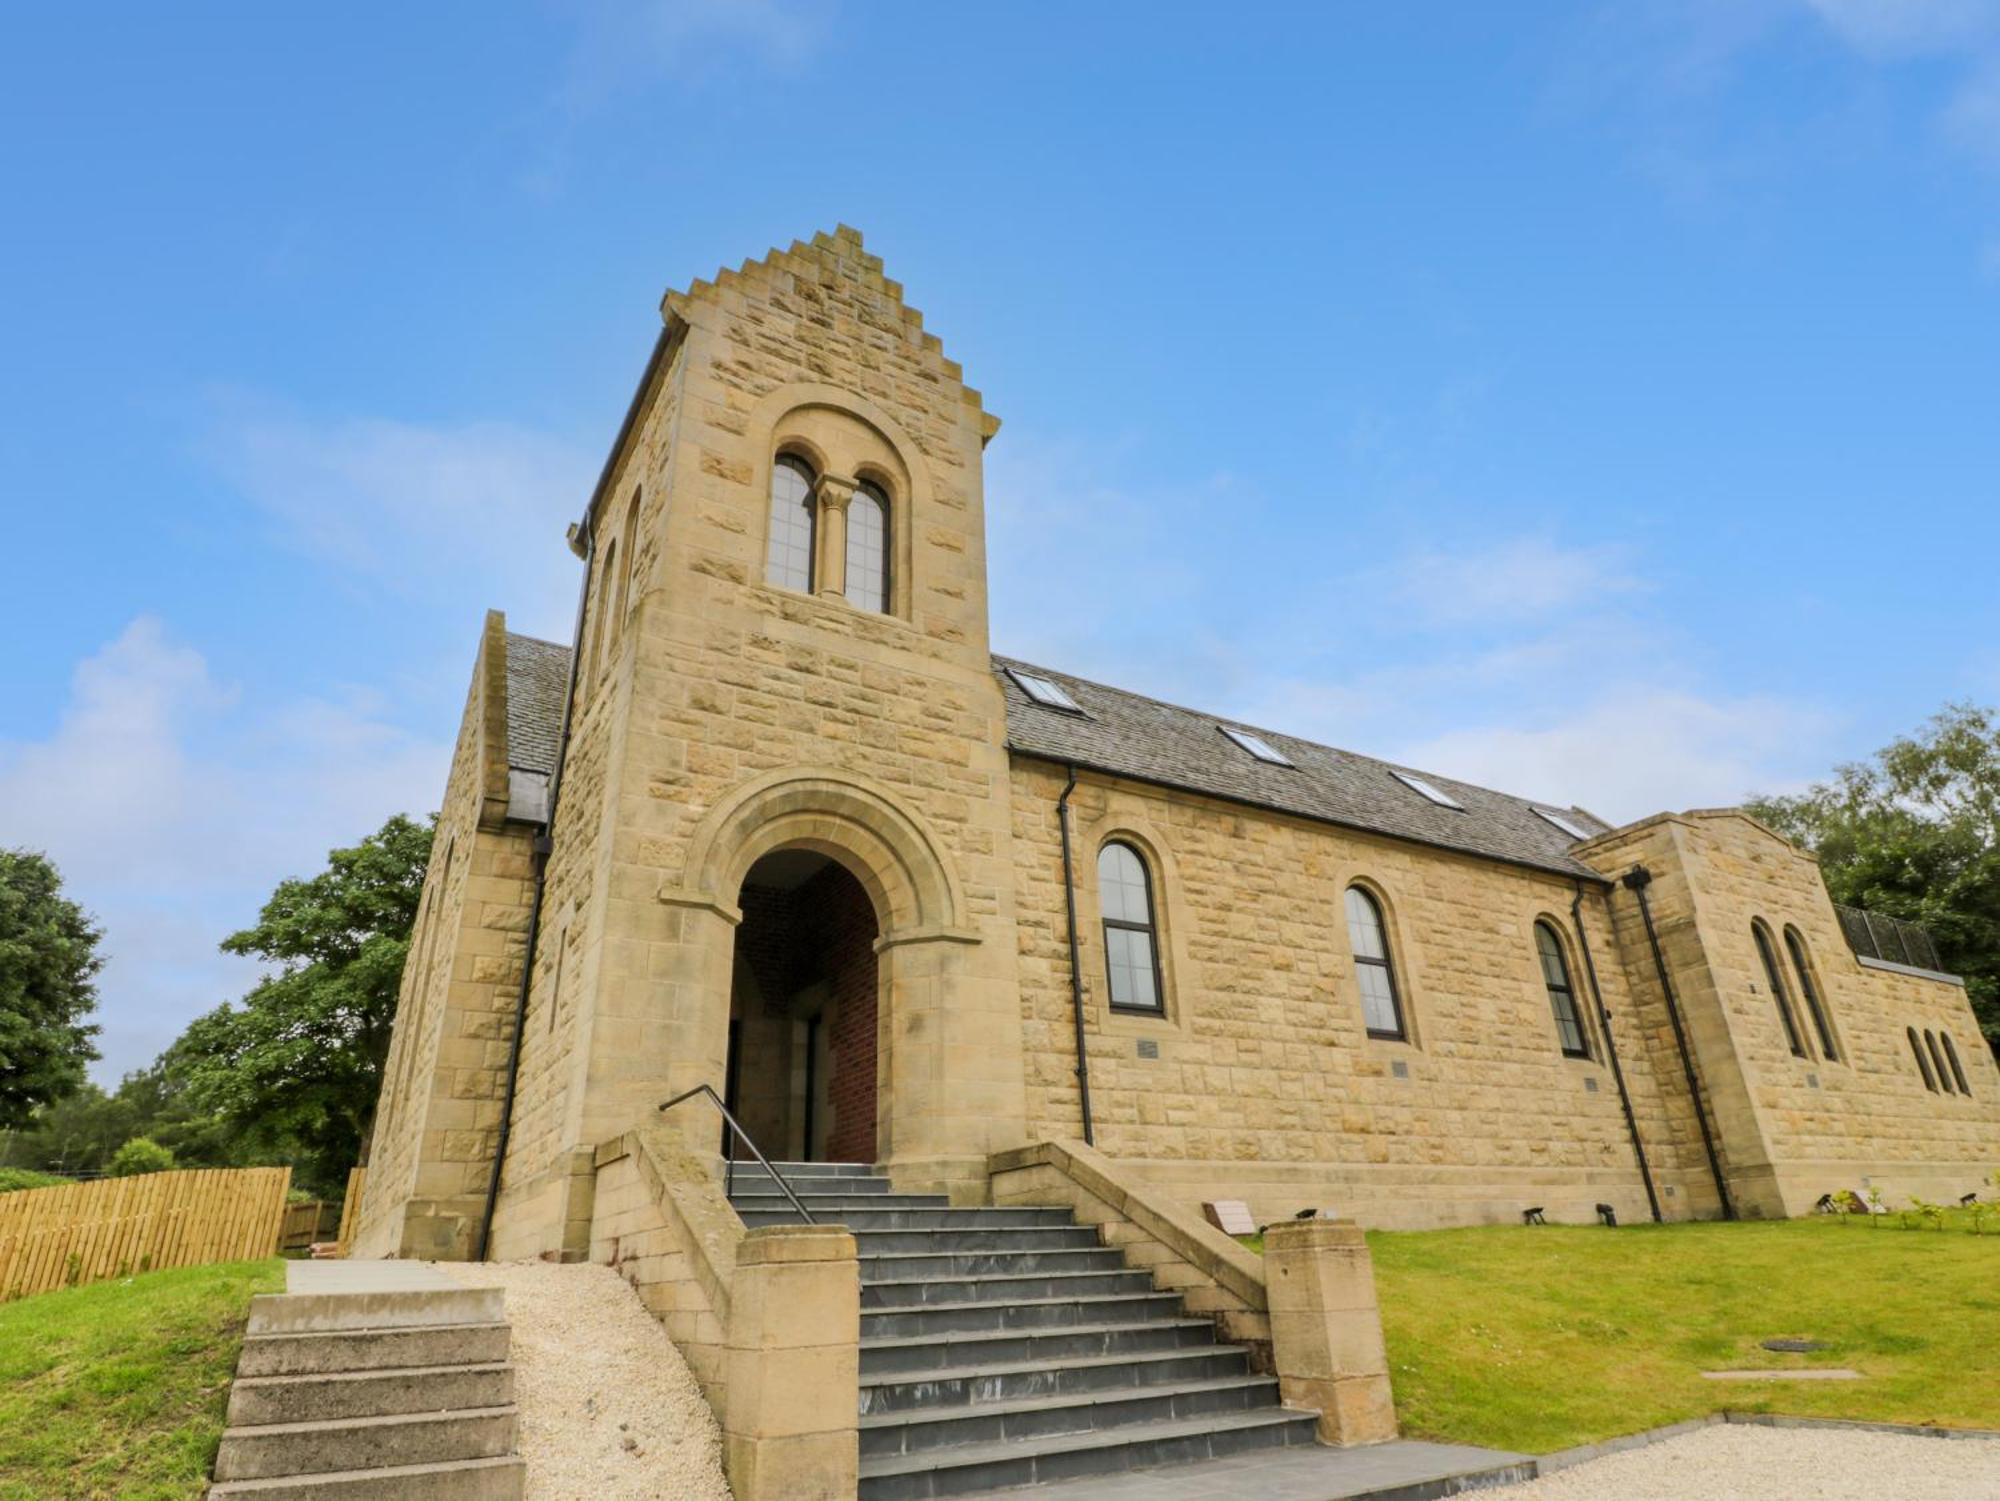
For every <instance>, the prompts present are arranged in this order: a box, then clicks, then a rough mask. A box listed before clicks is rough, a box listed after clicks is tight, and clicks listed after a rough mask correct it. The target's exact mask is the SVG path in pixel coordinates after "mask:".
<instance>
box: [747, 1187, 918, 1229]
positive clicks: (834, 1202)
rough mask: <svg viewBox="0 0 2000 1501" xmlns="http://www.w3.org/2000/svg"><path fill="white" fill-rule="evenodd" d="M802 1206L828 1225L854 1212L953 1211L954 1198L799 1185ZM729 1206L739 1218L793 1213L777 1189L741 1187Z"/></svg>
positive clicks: (788, 1201)
mask: <svg viewBox="0 0 2000 1501" xmlns="http://www.w3.org/2000/svg"><path fill="white" fill-rule="evenodd" d="M794 1188H795V1189H796V1190H797V1192H798V1196H799V1202H800V1203H801V1204H804V1205H805V1206H806V1208H807V1209H809V1210H811V1211H812V1217H813V1218H814V1219H816V1220H819V1221H821V1222H822V1223H824V1222H825V1221H826V1219H827V1217H828V1216H829V1215H832V1214H844V1213H846V1212H848V1211H849V1210H854V1209H949V1208H951V1198H950V1196H949V1195H947V1194H899V1193H891V1192H890V1191H889V1185H888V1184H887V1183H884V1184H883V1185H882V1186H881V1187H880V1188H879V1189H875V1190H873V1191H870V1192H861V1193H857V1192H855V1185H854V1184H853V1183H847V1184H842V1185H841V1187H840V1189H839V1191H838V1192H830V1193H814V1192H813V1191H812V1190H811V1189H810V1188H807V1187H806V1186H805V1185H803V1184H795V1185H794ZM729 1202H730V1204H731V1206H732V1207H734V1208H735V1210H736V1212H737V1213H738V1214H741V1213H742V1212H743V1211H744V1210H746V1209H790V1208H791V1207H792V1203H791V1200H789V1199H787V1198H786V1197H785V1196H784V1195H783V1194H781V1193H779V1192H778V1190H777V1189H776V1188H764V1189H750V1190H748V1191H745V1189H744V1187H743V1185H742V1184H740V1183H739V1184H737V1186H736V1191H735V1192H734V1193H732V1194H731V1195H730V1196H729Z"/></svg>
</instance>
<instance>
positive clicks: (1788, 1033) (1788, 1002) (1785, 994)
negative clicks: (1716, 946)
mask: <svg viewBox="0 0 2000 1501" xmlns="http://www.w3.org/2000/svg"><path fill="white" fill-rule="evenodd" d="M1750 932H1751V935H1752V936H1753V937H1754V938H1756V940H1757V953H1758V955H1759V956H1760V957H1761V958H1762V959H1763V961H1764V977H1765V978H1766V979H1767V980H1769V981H1770V982H1771V999H1772V1000H1774V1001H1776V1002H1777V1003H1778V1020H1780V1021H1782V1022H1783V1023H1784V1024H1785V1041H1786V1042H1787V1043H1789V1044H1791V1049H1792V1051H1793V1052H1794V1053H1796V1054H1797V1055H1798V1056H1799V1057H1801V1058H1805V1057H1809V1056H1810V1055H1809V1054H1808V1053H1807V1052H1806V1040H1805V1038H1803V1037H1801V1036H1800V1035H1799V1019H1798V1018H1797V1017H1796V1016H1794V1015H1792V997H1791V993H1790V992H1789V991H1787V990H1786V989H1785V977H1784V975H1783V973H1782V972H1780V970H1779V969H1778V956H1777V955H1776V954H1775V953H1773V952H1772V951H1771V935H1770V934H1769V933H1767V932H1766V931H1765V930H1764V925H1763V924H1762V923H1752V924H1751V925H1750Z"/></svg>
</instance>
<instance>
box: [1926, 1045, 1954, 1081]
mask: <svg viewBox="0 0 2000 1501" xmlns="http://www.w3.org/2000/svg"><path fill="white" fill-rule="evenodd" d="M1924 1046H1925V1047H1927V1048H1929V1049H1930V1055H1931V1063H1932V1064H1933V1066H1935V1068H1936V1069H1937V1081H1938V1087H1939V1088H1940V1089H1942V1090H1943V1091H1944V1092H1945V1093H1946V1094H1950V1093H1951V1092H1952V1089H1951V1075H1950V1074H1948V1073H1946V1072H1945V1071H1944V1054H1942V1053H1940V1052H1939V1051H1938V1045H1937V1038H1936V1037H1934V1036H1932V1035H1931V1034H1930V1033H1929V1032H1925V1033H1924Z"/></svg>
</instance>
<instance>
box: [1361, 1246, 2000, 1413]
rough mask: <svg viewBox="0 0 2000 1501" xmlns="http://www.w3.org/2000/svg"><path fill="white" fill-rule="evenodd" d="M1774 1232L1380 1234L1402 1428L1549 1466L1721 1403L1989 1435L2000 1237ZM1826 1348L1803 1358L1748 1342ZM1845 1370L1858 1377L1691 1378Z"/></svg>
mask: <svg viewBox="0 0 2000 1501" xmlns="http://www.w3.org/2000/svg"><path fill="white" fill-rule="evenodd" d="M1966 1225H1967V1222H1966V1221H1965V1220H1964V1219H1963V1218H1962V1217H1961V1216H1959V1215H1957V1214H1955V1213H1954V1214H1953V1215H1952V1216H1951V1228H1949V1229H1948V1230H1945V1231H1936V1230H1905V1229H1901V1228H1899V1227H1898V1225H1897V1224H1896V1223H1895V1222H1894V1221H1893V1220H1892V1221H1891V1222H1890V1223H1886V1224H1878V1225H1875V1226H1873V1227H1871V1226H1870V1225H1869V1224H1868V1223H1867V1222H1866V1221H1863V1220H1856V1221H1852V1222H1848V1223H1842V1222H1840V1221H1837V1220H1833V1219H1826V1218H1812V1219H1802V1220H1792V1221H1789V1222H1776V1223H1745V1224H1734V1225H1724V1224H1685V1225H1663V1226H1662V1225H1642V1226H1634V1227H1631V1228H1627V1229H1618V1230H1606V1229H1601V1228H1597V1227H1583V1226H1570V1225H1547V1226H1535V1227H1532V1228H1530V1227H1519V1226H1486V1227H1481V1228H1477V1229H1466V1230H1429V1231H1379V1232H1374V1233H1371V1234H1370V1235H1369V1237H1368V1243H1369V1246H1370V1248H1371V1250H1372V1251H1373V1253H1374V1260H1375V1277H1376V1282H1377V1286H1378V1291H1379V1294H1380V1297H1381V1302H1382V1324H1383V1330H1384V1333H1385V1334H1386V1336H1387V1339H1388V1344H1389V1368H1390V1374H1391V1377H1392V1379H1393V1381H1394V1384H1395V1392H1396V1410H1397V1413H1398V1416H1399V1417H1400V1418H1401V1420H1402V1424H1403V1429H1404V1432H1405V1433H1406V1434H1409V1435H1411V1436H1415V1437H1426V1438H1444V1439H1457V1440H1460V1441H1463V1442H1467V1443H1477V1444H1491V1445H1495V1446H1497V1447H1500V1448H1506V1449H1516V1450H1523V1451H1526V1452H1529V1453H1546V1452H1548V1451H1549V1450H1552V1449H1560V1448H1564V1447H1567V1446H1569V1445H1572V1444H1583V1443H1591V1442H1594V1441H1596V1440H1598V1439H1603V1438H1609V1437H1611V1436H1613V1435H1615V1434H1620V1433H1631V1432H1634V1431H1636V1430H1638V1429H1642V1428H1651V1427H1655V1426H1658V1425H1660V1424H1664V1423H1673V1422H1679V1421H1681V1420H1683V1419H1686V1418H1692V1417H1699V1416H1701V1415H1703V1414H1705V1413H1710V1412H1717V1411H1721V1410H1722V1409H1724V1408H1728V1409H1731V1410H1733V1411H1738V1412H1782V1413H1793V1414H1802V1415H1811V1416H1819V1417H1841V1418H1865V1419H1873V1420H1877V1421H1888V1422H1898V1423H1938V1424H1943V1425H1946V1426H1951V1427H1972V1428H1993V1429H2000V1234H1996V1233H1994V1231H1995V1222H1994V1221H1993V1220H1991V1219H1989V1220H1988V1221H1987V1222H1986V1229H1987V1232H1988V1233H1987V1234H1985V1235H1972V1234H1970V1233H1968V1231H1967V1228H1966ZM1784 1336H1793V1337H1808V1338H1812V1339H1816V1340H1822V1341H1824V1342H1825V1343H1826V1345H1827V1347H1828V1348H1827V1349H1826V1350H1825V1351H1824V1352H1823V1353H1820V1354H1813V1355H1775V1354H1772V1353H1770V1352H1768V1351H1765V1350H1763V1349H1760V1348H1759V1341H1761V1340H1764V1339H1770V1338H1773V1337H1784ZM1799 1365H1831V1366H1848V1367H1851V1368H1853V1369H1855V1370H1858V1371H1861V1372H1862V1373H1863V1374H1864V1375H1865V1376H1866V1377H1867V1379H1866V1380H1864V1381H1839V1382H1836V1381H1829V1382H1811V1381H1808V1382H1773V1383H1770V1384H1768V1385H1767V1384H1763V1383H1752V1382H1714V1381H1704V1380H1703V1379H1702V1378H1701V1375H1700V1373H1701V1372H1702V1371H1705V1370H1743V1369H1750V1368H1758V1367H1781V1368H1795V1367H1797V1366H1799Z"/></svg>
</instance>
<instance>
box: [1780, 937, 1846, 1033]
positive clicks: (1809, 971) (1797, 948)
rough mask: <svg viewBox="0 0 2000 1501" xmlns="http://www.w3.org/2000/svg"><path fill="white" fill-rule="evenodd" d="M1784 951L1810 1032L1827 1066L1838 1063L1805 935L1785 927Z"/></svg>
mask: <svg viewBox="0 0 2000 1501" xmlns="http://www.w3.org/2000/svg"><path fill="white" fill-rule="evenodd" d="M1785 951H1786V952H1787V953H1788V954H1790V955H1791V956H1792V968H1793V970H1794V971H1796V972H1797V974H1798V977H1799V994H1801V995H1802V996H1804V997H1805V1000H1806V1014H1807V1015H1808V1016H1810V1017H1811V1018H1812V1024H1813V1031H1815V1032H1817V1033H1818V1034H1819V1046H1820V1051H1821V1052H1822V1053H1824V1054H1825V1055H1826V1058H1827V1061H1828V1062H1830V1063H1838V1062H1840V1061H1841V1060H1840V1048H1839V1046H1838V1044H1837V1043H1836V1042H1835V1041H1834V1036H1833V1018H1832V1017H1830V1016H1828V1015H1827V1012H1826V1002H1825V1001H1824V1000H1823V999H1822V998H1821V997H1820V993H1819V982H1818V981H1817V980H1815V979H1814V978H1813V966H1812V953H1811V951H1810V950H1809V949H1807V947H1806V940H1805V935H1804V934H1803V933H1801V932H1800V931H1799V930H1798V929H1797V928H1795V927H1792V926H1791V925H1790V924H1787V925H1786V927H1785Z"/></svg>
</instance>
